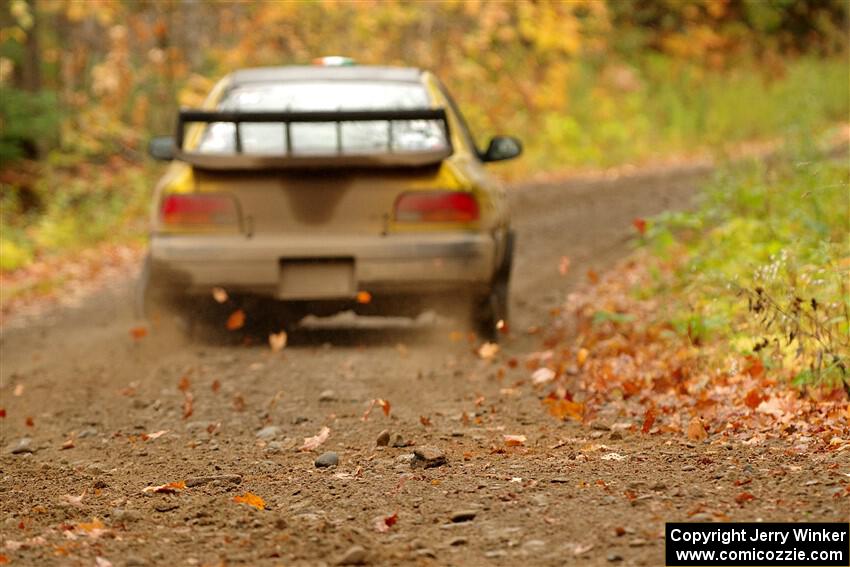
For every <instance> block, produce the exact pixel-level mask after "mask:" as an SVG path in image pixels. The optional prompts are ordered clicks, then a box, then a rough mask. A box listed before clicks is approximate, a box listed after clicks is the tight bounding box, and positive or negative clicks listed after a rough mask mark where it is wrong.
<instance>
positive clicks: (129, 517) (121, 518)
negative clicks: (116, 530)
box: [110, 508, 141, 522]
mask: <svg viewBox="0 0 850 567" xmlns="http://www.w3.org/2000/svg"><path fill="white" fill-rule="evenodd" d="M110 517H111V518H112V519H113V520H115V521H117V522H135V521H137V520H139V519H141V516H140V515H139V513H138V512H136V511H135V510H128V509H126V508H113V509H112V512H111V513H110Z"/></svg>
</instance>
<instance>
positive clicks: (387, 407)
mask: <svg viewBox="0 0 850 567" xmlns="http://www.w3.org/2000/svg"><path fill="white" fill-rule="evenodd" d="M376 403H377V404H378V405H379V406H381V410H382V411H383V412H384V416H386V417H389V416H390V402H388V401H387V400H382V399H381V398H378V400H377V401H376Z"/></svg>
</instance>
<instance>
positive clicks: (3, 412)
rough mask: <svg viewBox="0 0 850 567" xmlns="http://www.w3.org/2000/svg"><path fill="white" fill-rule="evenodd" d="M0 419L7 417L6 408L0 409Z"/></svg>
mask: <svg viewBox="0 0 850 567" xmlns="http://www.w3.org/2000/svg"><path fill="white" fill-rule="evenodd" d="M0 417H6V408H0Z"/></svg>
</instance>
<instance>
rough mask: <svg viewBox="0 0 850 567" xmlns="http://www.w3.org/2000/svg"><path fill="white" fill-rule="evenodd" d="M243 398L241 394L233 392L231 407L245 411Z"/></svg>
mask: <svg viewBox="0 0 850 567" xmlns="http://www.w3.org/2000/svg"><path fill="white" fill-rule="evenodd" d="M245 407H246V404H245V398H243V397H242V394H233V409H235V410H236V411H245Z"/></svg>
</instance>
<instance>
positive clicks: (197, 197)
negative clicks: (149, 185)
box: [160, 193, 239, 228]
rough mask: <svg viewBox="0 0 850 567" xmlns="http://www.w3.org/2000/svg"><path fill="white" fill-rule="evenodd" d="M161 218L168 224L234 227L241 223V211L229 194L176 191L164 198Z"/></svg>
mask: <svg viewBox="0 0 850 567" xmlns="http://www.w3.org/2000/svg"><path fill="white" fill-rule="evenodd" d="M160 218H161V219H162V222H163V224H165V225H167V226H183V227H194V228H202V227H221V226H230V227H233V226H236V225H238V223H239V212H238V211H237V209H236V202H235V201H234V200H233V198H232V197H230V196H228V195H212V194H199V193H175V194H172V195H166V196H165V197H164V198H163V200H162V207H161V208H160Z"/></svg>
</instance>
